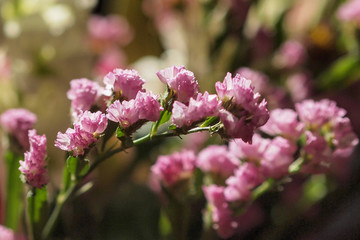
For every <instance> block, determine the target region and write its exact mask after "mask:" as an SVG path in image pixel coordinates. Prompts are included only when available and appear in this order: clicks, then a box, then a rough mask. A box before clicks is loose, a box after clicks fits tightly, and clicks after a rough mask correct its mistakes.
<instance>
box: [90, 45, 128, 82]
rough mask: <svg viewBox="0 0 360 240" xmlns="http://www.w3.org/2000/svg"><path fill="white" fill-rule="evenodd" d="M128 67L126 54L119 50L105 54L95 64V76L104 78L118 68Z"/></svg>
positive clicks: (110, 50)
mask: <svg viewBox="0 0 360 240" xmlns="http://www.w3.org/2000/svg"><path fill="white" fill-rule="evenodd" d="M125 65H126V56H125V54H124V53H123V52H122V51H120V50H119V49H117V48H111V49H109V50H107V51H105V52H103V53H102V54H101V55H100V56H99V59H98V60H97V61H96V64H95V74H96V75H97V76H99V77H101V78H103V77H104V76H105V75H106V74H108V73H109V72H111V71H112V70H113V69H115V68H118V67H124V66H125Z"/></svg>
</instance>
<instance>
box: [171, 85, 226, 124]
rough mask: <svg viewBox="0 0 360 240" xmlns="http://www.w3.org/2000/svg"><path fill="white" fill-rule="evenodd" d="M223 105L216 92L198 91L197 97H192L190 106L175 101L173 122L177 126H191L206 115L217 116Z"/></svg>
mask: <svg viewBox="0 0 360 240" xmlns="http://www.w3.org/2000/svg"><path fill="white" fill-rule="evenodd" d="M220 107H221V101H219V100H218V98H217V96H216V95H215V94H209V93H208V92H205V93H204V95H202V94H201V93H198V95H197V97H196V98H190V101H189V104H188V106H186V105H185V104H183V103H181V102H179V101H175V102H174V105H173V109H172V122H173V123H174V124H175V125H176V126H177V127H180V128H181V127H183V126H188V127H189V126H191V125H192V124H193V123H196V122H199V121H202V120H204V119H205V118H206V117H210V116H216V115H217V114H218V110H219V109H220Z"/></svg>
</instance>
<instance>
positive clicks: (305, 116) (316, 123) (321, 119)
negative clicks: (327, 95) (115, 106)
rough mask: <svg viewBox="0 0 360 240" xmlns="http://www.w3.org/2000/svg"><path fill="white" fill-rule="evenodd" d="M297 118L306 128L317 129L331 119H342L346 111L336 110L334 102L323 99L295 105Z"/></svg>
mask: <svg viewBox="0 0 360 240" xmlns="http://www.w3.org/2000/svg"><path fill="white" fill-rule="evenodd" d="M295 108H296V111H297V112H298V114H299V118H300V120H301V121H302V122H304V123H305V124H306V127H307V128H310V129H314V130H316V129H319V128H320V127H322V126H323V125H324V124H326V123H328V122H330V121H331V120H333V119H337V118H342V117H344V116H345V114H346V111H345V110H344V109H342V108H338V107H337V106H336V103H335V102H334V101H331V100H328V99H323V100H320V101H318V102H316V101H314V100H305V101H302V102H301V103H297V104H296V105H295Z"/></svg>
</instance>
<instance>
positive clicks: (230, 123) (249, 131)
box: [215, 73, 269, 143]
mask: <svg viewBox="0 0 360 240" xmlns="http://www.w3.org/2000/svg"><path fill="white" fill-rule="evenodd" d="M215 88H216V92H217V94H218V95H219V98H220V100H222V102H223V106H224V108H225V109H221V110H220V111H219V116H220V119H221V121H222V122H223V123H224V126H225V130H226V134H227V135H228V136H229V137H232V138H241V139H243V140H244V141H246V142H250V143H251V141H252V136H253V134H254V130H255V129H256V128H258V127H260V126H262V125H264V124H265V123H266V121H267V120H268V119H269V112H268V110H267V109H266V104H267V102H266V100H265V99H263V100H262V101H261V102H260V103H259V101H260V94H258V93H254V87H252V86H251V81H250V80H247V79H245V78H244V77H242V76H241V75H239V74H236V76H235V77H234V78H232V77H231V74H230V73H228V74H227V75H226V77H225V79H224V81H223V82H222V83H221V82H217V83H216V84H215Z"/></svg>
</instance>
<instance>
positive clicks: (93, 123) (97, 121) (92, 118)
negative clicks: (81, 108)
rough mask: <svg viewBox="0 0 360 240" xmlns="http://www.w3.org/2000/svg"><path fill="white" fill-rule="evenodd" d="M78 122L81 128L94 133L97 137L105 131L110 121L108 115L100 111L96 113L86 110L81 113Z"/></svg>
mask: <svg viewBox="0 0 360 240" xmlns="http://www.w3.org/2000/svg"><path fill="white" fill-rule="evenodd" d="M78 124H79V125H80V129H81V130H83V131H85V132H88V133H92V134H93V135H94V136H95V137H97V136H98V135H99V134H101V133H103V132H104V131H105V129H106V127H107V124H108V121H107V118H106V115H105V114H104V113H102V112H100V111H97V112H95V113H92V112H90V111H85V112H84V113H82V114H81V115H80V117H79V121H78Z"/></svg>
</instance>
